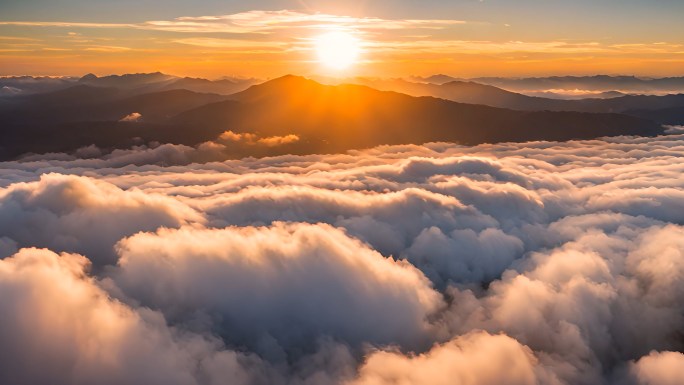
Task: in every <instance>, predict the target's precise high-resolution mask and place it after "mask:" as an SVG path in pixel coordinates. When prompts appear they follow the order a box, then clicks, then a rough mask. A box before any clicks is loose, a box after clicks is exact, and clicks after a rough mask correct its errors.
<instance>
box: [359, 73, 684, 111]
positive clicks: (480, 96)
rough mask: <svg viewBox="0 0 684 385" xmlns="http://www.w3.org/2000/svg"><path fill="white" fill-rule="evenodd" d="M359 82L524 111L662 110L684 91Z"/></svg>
mask: <svg viewBox="0 0 684 385" xmlns="http://www.w3.org/2000/svg"><path fill="white" fill-rule="evenodd" d="M357 82H359V83H361V84H365V85H368V86H370V87H373V88H376V89H379V90H387V91H395V92H401V93H406V94H408V95H412V96H433V97H437V98H442V99H447V100H451V101H455V102H460V103H471V104H482V105H487V106H492V107H501V108H509V109H514V110H524V111H577V112H603V113H624V112H626V111H630V110H635V109H639V110H660V109H663V108H672V107H684V94H678V95H664V96H654V95H624V96H619V97H615V98H591V99H580V100H561V99H550V98H542V97H535V96H527V95H522V94H519V93H515V92H510V91H506V90H503V89H501V88H497V87H494V86H490V85H485V84H479V83H475V82H463V81H451V82H448V83H445V84H441V85H438V84H430V83H413V82H408V81H405V80H401V79H394V80H370V79H357Z"/></svg>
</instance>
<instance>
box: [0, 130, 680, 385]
mask: <svg viewBox="0 0 684 385" xmlns="http://www.w3.org/2000/svg"><path fill="white" fill-rule="evenodd" d="M257 139H258V138H242V137H239V138H233V137H230V135H226V137H225V138H224V140H225V141H230V140H252V141H255V140H257ZM682 139H684V136H683V135H681V134H677V133H675V134H672V135H669V136H662V137H657V138H632V137H620V138H610V139H605V140H593V141H582V142H567V143H553V142H534V143H525V144H508V143H502V144H497V145H482V146H477V147H462V146H456V145H453V144H440V143H434V144H428V145H425V146H413V145H407V146H393V147H378V148H373V149H369V150H364V151H353V152H350V153H347V154H337V155H310V156H291V155H288V156H281V157H274V158H262V159H255V158H246V159H243V160H223V159H222V158H221V152H220V151H213V150H212V149H215V148H218V147H220V146H223V145H221V144H219V143H205V144H203V145H201V146H198V147H197V148H193V147H187V146H174V145H162V146H156V145H155V146H149V147H146V146H140V147H135V148H132V149H130V150H125V151H124V150H118V151H116V152H113V153H109V154H103V153H102V152H101V151H100V150H99V149H95V148H88V149H83V150H82V151H80V152H78V153H76V154H72V155H66V154H48V155H42V156H32V157H27V158H25V159H23V160H21V161H17V162H7V163H3V164H2V167H0V258H3V259H0V294H1V295H0V318H1V319H2V322H1V323H0V346H2V347H3V348H2V349H1V353H0V354H1V358H2V359H1V360H0V382H3V383H16V384H31V383H44V382H50V383H56V384H72V383H82V384H109V383H130V384H143V383H144V384H156V383H159V384H162V383H164V384H168V383H171V384H176V383H177V384H222V383H238V384H240V383H242V384H355V385H371V384H373V385H376V384H377V385H380V384H395V383H407V384H409V383H411V384H442V383H444V384H446V383H453V382H454V381H456V380H455V379H458V382H459V383H463V384H499V383H507V384H509V383H510V384H553V385H555V384H656V385H659V384H663V385H665V384H674V383H680V382H681V381H682V379H681V375H680V372H681V370H679V368H680V367H681V365H682V361H683V359H682V354H681V353H680V352H681V351H682V350H683V349H684V346H683V345H684V340H682V338H681V333H682V330H683V328H684V241H682V240H683V239H684V214H683V213H684V193H682V191H683V190H682V189H683V188H684V180H682V178H681V177H680V176H681V175H682V172H684V162H682V158H683V157H684V145H682V144H681V143H683V142H682ZM193 162H200V163H193ZM36 365H39V366H40V367H41V368H43V370H40V371H36V370H34V369H33V368H34V367H35V366H36Z"/></svg>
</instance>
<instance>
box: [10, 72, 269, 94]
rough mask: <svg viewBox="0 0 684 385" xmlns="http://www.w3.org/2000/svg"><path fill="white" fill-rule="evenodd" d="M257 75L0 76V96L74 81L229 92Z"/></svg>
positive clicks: (137, 89) (134, 89) (145, 89)
mask: <svg viewBox="0 0 684 385" xmlns="http://www.w3.org/2000/svg"><path fill="white" fill-rule="evenodd" d="M258 82H259V81H258V80H257V79H242V78H231V79H220V80H207V79H199V78H187V77H186V78H182V77H177V76H172V75H167V74H163V73H160V72H155V73H143V74H125V75H109V76H102V77H98V76H96V75H94V74H87V75H85V76H83V77H81V78H73V77H59V78H51V77H31V76H15V77H4V78H2V77H0V97H1V96H3V95H4V96H16V95H31V94H36V93H45V92H54V91H59V90H63V89H66V88H70V87H73V86H76V85H87V86H93V87H104V88H118V89H120V90H125V91H126V92H128V94H129V95H135V94H141V93H149V92H158V91H169V90H176V89H184V90H188V91H194V92H200V93H214V94H221V95H230V94H233V93H236V92H239V91H243V90H245V89H247V88H248V87H249V86H251V85H254V84H256V83H258Z"/></svg>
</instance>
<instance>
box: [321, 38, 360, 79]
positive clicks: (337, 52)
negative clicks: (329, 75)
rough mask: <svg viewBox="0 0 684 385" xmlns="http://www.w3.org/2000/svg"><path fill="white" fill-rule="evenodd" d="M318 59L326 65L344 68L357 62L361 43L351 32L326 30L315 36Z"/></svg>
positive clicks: (339, 68)
mask: <svg viewBox="0 0 684 385" xmlns="http://www.w3.org/2000/svg"><path fill="white" fill-rule="evenodd" d="M316 53H317V54H318V60H319V62H321V63H322V64H323V65H325V66H326V67H329V68H332V69H335V70H344V69H347V68H349V67H351V66H352V65H353V64H354V63H356V62H357V60H358V58H359V54H360V53H361V44H360V42H359V40H358V39H357V38H356V37H354V36H353V35H352V34H350V33H347V32H343V31H334V32H328V33H326V34H324V35H321V36H319V37H318V38H316Z"/></svg>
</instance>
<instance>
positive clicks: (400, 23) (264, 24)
mask: <svg viewBox="0 0 684 385" xmlns="http://www.w3.org/2000/svg"><path fill="white" fill-rule="evenodd" d="M465 23H466V21H463V20H447V19H443V20H442V19H384V18H378V17H352V16H340V15H332V14H326V13H304V12H298V11H289V10H280V11H247V12H240V13H235V14H230V15H218V16H197V17H189V16H184V17H177V18H175V19H172V20H152V21H146V22H143V23H82V22H54V21H0V25H13V26H26V27H73V28H78V27H81V28H133V29H143V30H154V31H168V32H187V33H237V34H247V33H257V34H268V33H274V32H276V31H278V30H283V29H298V28H306V29H310V28H321V29H327V28H350V29H351V28H353V29H357V30H404V29H433V30H437V29H444V28H448V27H452V26H455V25H461V24H465Z"/></svg>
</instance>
